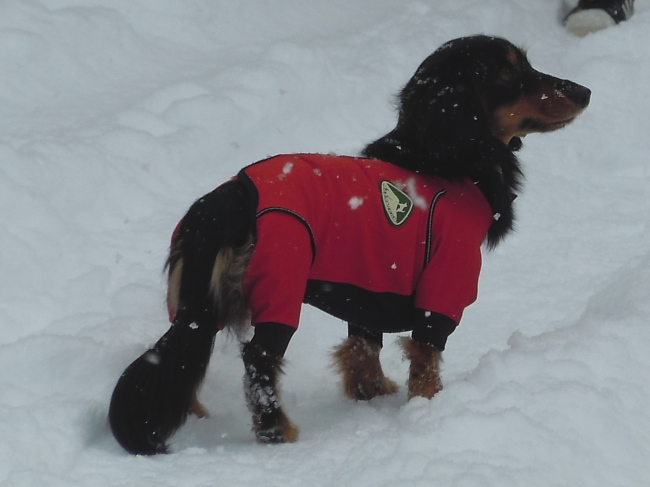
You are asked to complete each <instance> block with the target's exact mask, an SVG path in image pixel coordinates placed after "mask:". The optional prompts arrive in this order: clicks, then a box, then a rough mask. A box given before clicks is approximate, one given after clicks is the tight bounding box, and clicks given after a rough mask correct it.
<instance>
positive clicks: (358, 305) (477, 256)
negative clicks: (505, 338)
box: [238, 154, 493, 348]
mask: <svg viewBox="0 0 650 487" xmlns="http://www.w3.org/2000/svg"><path fill="white" fill-rule="evenodd" d="M238 179H239V181H241V182H243V183H244V185H246V186H247V187H248V188H249V191H250V194H251V196H252V197H253V198H254V204H256V207H257V241H256V247H255V250H254V253H253V256H252V259H251V262H250V265H249V267H248V270H247V275H246V281H245V291H246V294H247V300H248V304H249V306H250V308H251V311H252V322H253V324H254V325H257V324H259V323H267V322H270V323H280V324H284V325H288V326H290V327H294V328H295V327H297V326H298V321H299V316H300V309H301V304H302V302H306V303H309V304H312V305H314V306H316V307H319V308H321V309H323V310H325V311H327V312H328V313H330V314H332V315H334V316H337V317H339V318H341V319H344V320H347V321H350V322H354V323H358V324H361V325H362V326H364V327H367V328H368V329H372V330H376V331H378V332H384V331H386V332H387V331H405V330H416V329H417V327H418V324H417V321H418V319H420V321H422V322H423V323H426V321H427V320H426V318H427V317H429V316H430V315H431V314H432V313H433V314H434V315H443V316H444V317H447V318H448V319H450V320H452V321H453V325H456V324H458V322H459V321H460V319H461V316H462V314H463V310H464V309H465V307H467V306H468V305H469V304H471V303H472V302H474V300H475V299H476V296H477V288H478V278H479V272H480V268H481V244H482V242H483V240H484V239H485V236H486V233H487V230H488V228H489V226H490V224H491V222H492V220H493V217H492V212H491V210H490V206H489V204H488V202H487V201H486V199H485V198H484V196H483V194H482V193H481V191H480V190H479V189H478V187H477V186H476V185H475V184H474V183H473V182H472V181H470V180H460V181H454V182H450V181H447V180H443V179H440V178H435V177H430V176H424V175H421V174H416V173H413V172H411V171H409V170H406V169H403V168H400V167H398V166H395V165H393V164H389V163H386V162H382V161H378V160H373V159H360V158H352V157H341V156H326V155H312V154H309V155H306V154H300V155H281V156H276V157H273V158H271V159H268V160H265V161H262V162H259V163H256V164H253V165H251V166H249V167H247V168H245V169H243V170H242V171H241V172H240V174H239V175H238ZM416 310H419V311H421V313H420V314H417V313H416ZM420 315H422V316H423V317H422V316H420ZM451 331H453V328H452V330H450V331H448V332H447V333H450V332H451ZM445 340H446V334H445ZM442 348H444V342H443V343H442Z"/></svg>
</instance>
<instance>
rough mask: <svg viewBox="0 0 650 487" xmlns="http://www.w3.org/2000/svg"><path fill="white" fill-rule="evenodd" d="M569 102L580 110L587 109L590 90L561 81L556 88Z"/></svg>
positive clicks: (571, 82) (570, 82)
mask: <svg viewBox="0 0 650 487" xmlns="http://www.w3.org/2000/svg"><path fill="white" fill-rule="evenodd" d="M557 88H558V89H559V90H560V91H561V92H562V93H563V94H564V95H565V96H566V97H567V98H569V100H571V101H572V102H573V103H575V104H576V105H578V106H579V107H580V108H587V106H588V105H589V101H590V100H591V90H590V89H589V88H587V87H585V86H582V85H579V84H577V83H574V82H573V81H567V80H562V81H560V83H559V86H558V87H557Z"/></svg>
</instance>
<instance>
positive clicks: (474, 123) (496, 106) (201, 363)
mask: <svg viewBox="0 0 650 487" xmlns="http://www.w3.org/2000/svg"><path fill="white" fill-rule="evenodd" d="M589 96H590V92H589V90H588V89H586V88H584V87H581V86H579V85H576V84H575V83H572V82H570V81H565V80H560V79H557V78H554V77H551V76H549V75H546V74H543V73H540V72H538V71H536V70H534V69H533V68H532V67H531V66H530V64H529V63H528V61H527V59H526V56H525V54H524V53H523V52H522V51H521V50H520V49H518V48H516V47H515V46H513V45H512V44H511V43H509V42H508V41H505V40H503V39H498V38H492V37H486V36H474V37H469V38H461V39H456V40H454V41H450V42H448V43H447V44H445V45H443V46H442V47H441V48H440V49H438V50H437V51H436V52H434V53H433V54H432V55H431V56H430V57H429V58H427V59H426V60H425V61H424V62H423V63H422V65H421V66H420V67H419V68H418V69H417V71H416V73H415V75H414V76H413V77H412V78H411V80H410V81H409V82H408V83H407V84H406V86H405V87H404V89H403V90H402V91H401V93H400V95H399V118H398V122H397V126H396V127H395V129H393V130H392V131H391V132H390V133H388V134H386V135H385V136H383V137H381V138H379V139H378V140H376V141H374V142H373V143H371V144H369V145H368V146H367V147H366V148H365V149H364V150H363V153H362V154H363V156H365V157H368V158H376V159H380V160H383V161H386V162H390V163H393V164H396V165H399V166H402V167H404V168H407V169H410V170H412V171H415V172H419V173H423V174H429V175H435V176H438V177H442V178H446V179H450V180H455V179H465V178H472V179H473V180H474V181H477V184H478V185H479V188H480V190H481V191H482V193H483V194H484V196H485V197H486V199H487V201H488V202H489V204H490V206H491V208H492V211H493V213H494V214H495V215H496V216H498V218H495V221H494V222H493V224H492V226H491V227H490V229H489V231H488V236H487V243H488V245H489V246H494V245H496V244H497V243H498V242H499V241H501V239H502V238H503V237H504V236H505V235H506V234H507V233H508V232H509V231H510V230H511V229H512V227H513V223H514V212H513V209H512V201H513V199H514V197H515V194H516V192H517V191H518V190H519V189H520V184H521V178H522V174H521V169H520V165H519V162H518V160H517V157H516V156H515V154H514V152H515V151H517V150H519V148H520V147H521V137H523V136H525V135H526V134H528V133H532V132H547V131H551V130H555V129H558V128H560V127H562V126H564V125H566V124H567V123H569V122H570V121H571V120H573V119H574V118H575V117H576V116H577V115H578V114H579V113H580V112H581V111H582V110H583V109H584V108H585V107H586V106H587V104H588V103H589ZM223 188H224V187H222V188H221V190H220V191H216V190H215V191H214V192H212V193H210V194H208V195H206V196H204V197H203V198H201V199H200V200H198V201H197V202H196V203H195V204H194V205H193V206H192V207H191V208H190V210H189V211H188V213H187V215H186V216H185V217H184V218H183V220H182V222H181V224H180V226H179V228H178V229H177V232H176V238H175V239H174V243H173V245H172V248H171V252H170V256H169V259H168V267H169V288H168V305H169V308H170V315H171V319H172V326H171V328H170V329H169V331H168V332H167V333H166V334H165V335H164V336H163V337H162V338H161V339H160V340H159V341H158V342H157V343H156V344H155V345H154V347H152V348H151V349H150V350H148V351H147V352H145V353H144V354H143V355H142V356H141V357H139V358H138V359H137V360H136V361H135V362H133V363H132V364H131V365H130V366H129V367H128V368H127V369H126V371H125V372H124V374H123V375H122V376H121V377H120V379H119V381H118V383H117V386H116V388H115V391H114V393H113V396H112V399H111V404H110V411H109V420H110V424H111V428H112V431H113V433H114V435H115V437H116V439H117V440H118V442H119V443H120V444H121V445H122V446H123V447H124V448H125V449H126V450H127V451H129V452H131V453H136V454H155V453H160V452H165V451H167V441H168V439H169V438H170V437H171V435H172V434H173V433H174V432H175V431H176V430H177V429H178V428H179V427H180V426H181V425H182V424H183V423H184V421H185V420H186V418H187V415H188V413H190V412H193V411H194V412H200V413H201V414H203V411H202V409H201V406H200V403H198V400H197V391H198V388H199V386H200V384H201V382H202V380H203V377H204V375H205V372H206V368H207V365H208V362H209V359H210V355H211V352H212V345H213V341H214V337H215V334H216V333H217V332H218V331H219V330H221V329H223V328H224V327H228V328H234V329H239V330H242V329H243V328H242V327H246V326H247V319H246V318H247V312H248V309H247V305H246V302H245V299H244V294H243V291H242V281H243V278H244V275H245V272H246V266H247V264H248V262H249V259H250V256H251V254H252V251H253V248H254V228H255V219H254V213H253V210H254V209H253V208H251V204H252V203H251V201H249V199H248V197H247V195H246V194H245V192H244V191H243V190H242V188H241V187H240V186H239V185H237V184H229V185H226V186H225V189H223ZM224 205H226V206H228V205H229V206H228V211H223V208H224ZM224 215H228V216H227V217H226V216H224ZM404 347H405V351H406V356H407V358H408V359H409V360H410V361H411V372H410V375H411V377H410V380H409V396H425V397H431V396H432V395H433V394H435V393H436V392H437V391H438V390H440V388H441V387H442V384H441V382H440V377H439V364H440V351H439V350H436V349H435V348H434V347H432V346H430V345H427V344H423V343H417V342H414V341H413V340H411V339H408V340H407V341H406V342H405V345H404ZM379 348H380V345H377V344H372V343H370V342H368V341H367V340H365V339H363V338H350V339H348V340H347V341H346V343H344V345H342V346H341V347H340V348H339V349H338V351H337V352H336V359H337V367H338V368H339V371H340V372H341V373H342V375H343V376H344V382H345V388H346V394H347V395H348V396H350V397H354V398H356V399H369V398H371V397H374V396H376V395H378V394H389V393H393V392H395V390H396V386H395V384H394V383H393V382H392V381H390V380H389V379H387V378H386V377H385V375H384V373H383V371H382V370H381V365H380V363H379ZM243 358H244V362H245V365H246V370H247V374H248V375H247V377H248V379H247V394H246V396H247V398H248V400H249V406H250V408H251V411H252V412H253V418H254V429H255V431H256V433H257V435H258V439H260V440H261V441H293V440H295V439H296V438H297V434H298V432H297V428H295V426H293V424H292V423H291V421H290V420H289V419H288V417H286V415H285V414H284V412H283V411H282V409H281V406H280V404H279V395H278V390H277V389H278V384H277V379H278V376H279V374H280V373H281V365H282V359H281V357H273V356H269V354H268V353H267V352H266V351H263V350H259V349H258V347H255V346H253V344H250V343H249V344H247V345H245V346H244V351H243ZM262 392H263V393H264V394H262ZM262 395H264V397H261V396H262ZM269 405H270V406H269Z"/></svg>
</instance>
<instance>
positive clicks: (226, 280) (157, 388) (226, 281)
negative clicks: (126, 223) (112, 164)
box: [109, 185, 253, 455]
mask: <svg viewBox="0 0 650 487" xmlns="http://www.w3.org/2000/svg"><path fill="white" fill-rule="evenodd" d="M222 188H224V187H222ZM240 189H241V188H235V191H234V192H233V188H232V185H229V187H228V188H227V189H226V190H223V189H221V188H218V189H217V190H215V191H214V192H213V193H210V194H209V195H207V196H205V197H204V198H202V199H201V200H199V201H198V202H197V203H195V204H194V205H193V206H192V208H190V211H189V212H188V213H187V215H186V216H185V217H184V218H183V220H182V221H181V223H180V224H179V227H178V229H177V231H176V232H175V238H174V241H173V243H172V248H171V252H170V256H169V259H168V266H169V287H168V296H167V302H168V307H169V312H170V321H171V322H172V325H171V328H170V329H169V330H168V331H167V333H165V334H164V335H163V336H162V337H161V338H160V340H158V342H157V343H156V344H155V345H154V346H153V347H152V348H151V349H149V350H147V351H146V352H145V353H144V354H142V355H141V356H140V357H139V358H137V359H136V360H135V361H134V362H133V363H132V364H131V365H129V367H127V369H126V370H125V371H124V373H123V374H122V376H121V377H120V379H119V380H118V382H117V385H116V386H115V390H114V391H113V396H112V398H111V403H110V407H109V422H110V426H111V430H112V432H113V435H114V436H115V438H116V439H117V441H118V443H120V445H122V447H123V448H124V449H125V450H127V451H128V452H130V453H133V454H142V455H152V454H156V453H164V452H166V451H167V440H168V439H169V438H170V437H171V436H172V435H173V434H174V432H175V431H176V430H177V429H178V428H180V427H181V426H182V425H183V423H184V422H185V420H186V419H187V416H188V414H189V412H190V409H191V406H192V404H193V403H194V400H195V397H196V394H197V391H198V389H199V387H200V385H201V383H202V381H203V378H204V376H205V373H206V370H207V366H208V362H209V360H210V356H211V354H212V348H213V344H214V337H215V335H216V333H217V331H219V330H220V329H222V328H224V327H226V326H228V327H230V328H232V327H234V328H235V329H237V327H238V326H239V327H241V326H243V324H245V322H246V317H247V307H246V304H245V300H244V297H243V290H242V283H243V278H244V272H245V270H246V266H247V263H248V260H249V259H250V255H251V253H252V248H253V246H252V232H251V231H250V225H248V224H246V222H247V221H249V220H247V215H248V212H247V210H246V208H245V207H246V206H247V205H246V203H247V201H246V200H245V197H244V196H243V193H242V192H241V191H240ZM220 190H221V191H220ZM233 195H234V196H236V198H235V199H236V201H239V204H234V206H233V201H232V200H229V197H232V196H233ZM233 210H234V211H235V214H234V215H233V214H228V212H229V211H231V212H232V211H233ZM233 221H236V224H235V225H234V226H233V225H232V222H233ZM229 224H230V225H229Z"/></svg>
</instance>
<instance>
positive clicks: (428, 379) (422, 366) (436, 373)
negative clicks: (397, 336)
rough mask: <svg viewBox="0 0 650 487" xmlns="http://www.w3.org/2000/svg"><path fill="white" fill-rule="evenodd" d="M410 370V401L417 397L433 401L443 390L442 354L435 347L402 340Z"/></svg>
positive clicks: (411, 340) (407, 339)
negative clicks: (441, 373)
mask: <svg viewBox="0 0 650 487" xmlns="http://www.w3.org/2000/svg"><path fill="white" fill-rule="evenodd" d="M401 342H402V348H404V353H405V355H406V358H407V359H408V360H409V361H410V362H411V366H410V368H409V399H410V398H412V397H416V396H421V397H426V398H427V399H431V398H432V397H433V396H434V395H435V394H436V393H438V392H440V391H441V390H442V380H441V379H440V364H441V363H442V352H440V350H438V349H437V348H436V347H434V346H433V345H429V344H427V343H422V342H417V341H415V340H413V339H411V338H403V339H402V340H401Z"/></svg>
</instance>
